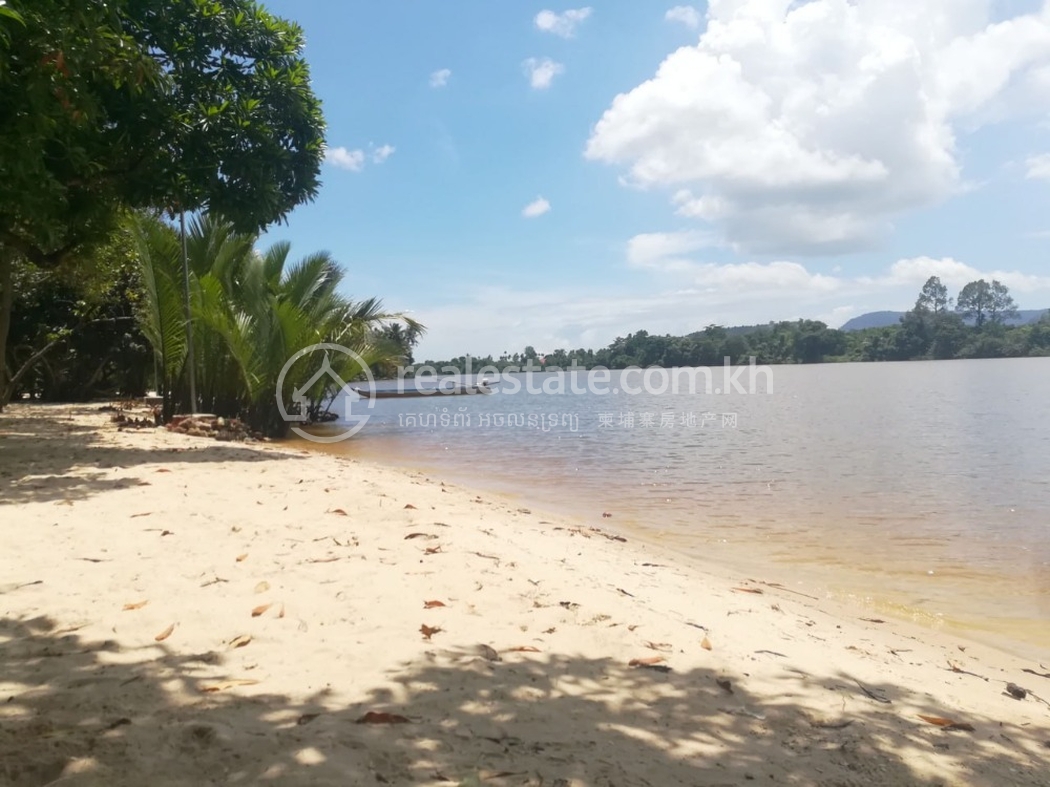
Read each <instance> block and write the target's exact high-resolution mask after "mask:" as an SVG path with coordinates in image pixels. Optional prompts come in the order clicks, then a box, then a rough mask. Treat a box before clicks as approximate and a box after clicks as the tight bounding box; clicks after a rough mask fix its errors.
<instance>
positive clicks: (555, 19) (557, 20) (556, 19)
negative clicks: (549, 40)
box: [535, 7, 594, 38]
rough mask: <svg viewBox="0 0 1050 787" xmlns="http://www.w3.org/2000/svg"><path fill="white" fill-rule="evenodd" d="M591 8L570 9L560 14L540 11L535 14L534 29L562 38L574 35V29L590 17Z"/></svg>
mask: <svg viewBox="0 0 1050 787" xmlns="http://www.w3.org/2000/svg"><path fill="white" fill-rule="evenodd" d="M593 10H594V9H592V8H589V7H588V8H570V9H569V10H568V11H563V12H562V13H560V14H557V13H555V12H554V11H540V12H539V13H538V14H536V19H535V22H536V27H537V28H538V29H539V30H542V31H543V32H545V33H554V35H556V36H561V37H562V38H572V37H573V36H575V35H576V27H577V26H578V25H579V24H580V23H582V22H583V21H585V20H586V19H587V17H589V16H590V15H591V12H592V11H593Z"/></svg>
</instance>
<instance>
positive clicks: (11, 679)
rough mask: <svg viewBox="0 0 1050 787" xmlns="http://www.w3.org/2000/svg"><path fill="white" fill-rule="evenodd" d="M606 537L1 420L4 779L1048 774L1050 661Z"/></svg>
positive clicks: (628, 780) (847, 780)
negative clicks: (966, 727) (428, 632)
mask: <svg viewBox="0 0 1050 787" xmlns="http://www.w3.org/2000/svg"><path fill="white" fill-rule="evenodd" d="M614 526H615V520H610V521H609V523H608V529H607V530H606V532H604V533H602V532H596V531H591V530H589V529H586V528H583V529H581V528H580V527H579V526H578V524H577V523H574V522H571V521H557V520H554V519H549V518H548V519H544V518H543V517H541V516H539V515H538V514H531V513H527V512H524V511H518V510H516V509H515V507H514V505H513V504H507V503H505V502H501V501H499V500H496V499H492V498H491V496H489V495H483V496H482V497H478V496H477V495H476V494H474V493H473V492H470V491H467V490H464V489H460V488H453V487H451V486H443V485H441V484H440V482H438V481H436V480H433V479H428V478H426V477H423V476H420V475H413V474H410V473H405V472H400V471H396V470H391V469H388V468H382V467H376V466H371V465H367V464H364V463H359V462H355V461H352V460H344V459H339V458H337V457H332V456H324V455H303V454H302V453H301V452H292V451H287V450H281V449H278V448H274V447H272V446H256V447H246V446H231V445H223V444H219V443H215V442H212V441H207V440H202V439H197V438H189V437H182V436H178V435H173V434H169V433H167V432H162V431H153V430H150V431H146V432H124V433H118V432H117V431H116V430H115V428H114V427H113V426H112V425H111V424H110V423H109V422H108V417H107V416H105V415H103V414H100V413H98V412H97V410H94V409H92V408H47V407H27V406H24V405H16V406H13V407H11V408H9V410H8V412H7V413H5V414H4V415H2V416H0V605H2V611H3V618H2V622H0V784H2V785H10V786H11V787H23V786H27V785H46V784H62V785H128V786H130V785H186V786H187V787H189V786H190V785H194V786H196V785H213V784H214V785H219V784H221V785H255V784H274V785H329V784H330V785H356V784H368V785H373V784H458V783H464V784H468V785H472V784H492V785H526V784H527V785H577V786H579V785H588V786H589V785H618V786H620V787H622V786H623V785H641V784H647V785H678V784H682V785H739V784H750V783H754V784H791V785H827V786H828V787H831V785H836V786H841V785H858V786H859V785H865V786H866V785H911V784H923V785H926V784H930V785H933V784H939V785H989V786H990V787H991V786H994V787H1001V786H1003V785H1043V786H1044V787H1045V786H1046V785H1050V706H1047V705H1046V704H1045V703H1043V702H1041V701H1040V700H1038V699H1036V698H1034V697H1032V696H1028V697H1027V698H1026V699H1024V700H1017V699H1013V698H1011V697H1010V696H1008V695H1007V694H1006V693H1004V687H1005V684H1006V682H1008V681H1012V682H1014V683H1016V684H1019V685H1020V686H1023V687H1025V688H1027V689H1030V690H1031V691H1034V692H1035V693H1036V694H1038V695H1041V696H1046V697H1048V698H1050V678H1047V677H1042V676H1038V675H1035V674H1032V673H1029V672H1024V671H1022V670H1023V669H1025V668H1027V669H1032V670H1034V671H1035V672H1039V673H1046V672H1050V663H1048V662H1044V664H1047V666H1043V667H1040V665H1039V664H1038V663H1031V662H1025V661H1021V660H1019V659H1016V658H1014V657H1012V656H1010V655H1007V654H1004V653H1000V652H997V651H995V650H992V649H990V648H988V647H985V646H982V645H976V644H971V643H966V642H965V641H962V640H958V639H955V638H951V637H946V636H944V635H941V634H938V633H935V632H930V631H925V630H920V629H912V628H909V627H908V626H907V625H906V624H900V623H896V622H891V621H887V622H886V623H868V622H864V621H861V620H859V619H858V617H857V615H860V614H862V613H860V612H857V611H856V610H849V609H844V608H838V607H835V606H833V605H831V604H829V603H826V602H821V601H811V600H809V599H807V598H804V597H802V596H799V595H797V594H795V593H793V592H790V591H789V590H787V589H779V588H775V587H770V586H764V585H761V584H756V583H755V582H751V581H748V580H747V578H745V577H741V576H722V575H721V573H720V572H719V570H718V568H717V567H697V566H691V565H688V564H686V563H684V562H681V561H680V560H678V559H677V558H675V557H674V556H672V555H669V554H666V553H664V552H662V551H661V550H659V549H657V548H654V547H650V546H646V545H644V544H640V543H636V542H635V541H634V540H633V539H631V540H629V541H627V542H624V541H621V540H614V539H613V538H611V537H610V536H612V535H613V534H614V531H613V530H612V528H613V527H614ZM416 534H420V535H416ZM412 536H415V537H412ZM754 579H756V580H761V579H762V577H755V578H754ZM743 587H750V588H753V589H760V590H762V593H761V594H757V593H747V592H742V591H740V590H736V589H735V588H743ZM426 601H440V602H442V603H443V604H444V606H441V607H435V608H432V609H424V602H426ZM125 605H142V606H138V608H135V609H129V610H125V609H124V606H125ZM266 605H269V606H268V608H266V609H265V611H262V612H261V614H258V616H256V617H253V614H252V612H253V609H257V611H258V610H259V609H262V608H263V607H265V606H266ZM424 624H425V625H426V626H430V627H435V628H438V629H440V630H439V631H437V632H436V633H433V634H432V636H431V639H430V640H429V641H428V640H427V639H425V638H424V636H423V635H422V634H421V631H420V628H421V626H422V625H424ZM172 626H174V630H173V632H172V633H171V634H170V636H168V637H167V638H165V639H163V640H162V641H156V638H157V637H158V636H159V635H162V634H163V633H165V632H166V631H167V630H168V629H169V628H170V627H172ZM238 638H239V639H238ZM705 638H706V644H707V646H708V647H709V648H710V649H707V648H705V647H704V640H705ZM238 643H239V644H240V645H241V646H240V647H236V645H237V644H238ZM244 643H247V644H244ZM521 647H528V648H530V649H534V650H529V651H515V650H514V649H515V648H521ZM649 657H663V658H664V659H665V661H663V662H661V663H660V664H659V665H658V666H661V667H668V668H670V671H667V672H662V671H657V670H653V669H646V668H644V667H642V668H638V667H634V668H632V667H630V666H628V663H629V662H630V661H631V660H632V659H639V658H649ZM493 658H495V659H496V660H492V659H493ZM950 663H951V664H954V665H956V667H957V668H958V669H961V670H964V671H965V672H954V671H952V669H951V668H950V666H949V664H950ZM970 673H973V674H970ZM719 681H722V682H723V685H722V686H720V685H719ZM723 686H726V687H728V688H729V689H731V693H730V692H729V691H728V690H727V689H726V688H724V687H723ZM868 692H870V694H869V693H868ZM872 695H874V696H875V697H879V698H881V699H882V700H884V701H881V702H880V701H877V700H875V699H873V698H872ZM370 711H371V712H376V713H380V712H385V713H393V714H400V715H403V716H404V717H407V718H408V719H409V720H410V722H409V723H404V724H358V723H355V721H357V720H358V719H360V718H361V717H363V716H364V715H365V714H366V713H367V712H370ZM920 714H924V715H928V716H937V717H946V718H949V719H952V720H955V721H958V722H962V723H966V724H970V725H972V726H973V730H974V731H972V732H970V731H962V730H955V731H951V730H944V729H941V728H939V727H937V726H934V725H931V724H929V723H926V722H924V721H923V720H921V719H920V718H918V717H919V715H920ZM843 725H845V726H843Z"/></svg>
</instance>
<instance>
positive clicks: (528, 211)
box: [521, 197, 551, 219]
mask: <svg viewBox="0 0 1050 787" xmlns="http://www.w3.org/2000/svg"><path fill="white" fill-rule="evenodd" d="M550 210H551V204H550V203H549V202H548V201H547V200H545V199H544V198H543V197H536V199H534V200H533V201H532V202H530V203H529V204H528V205H526V206H525V207H524V208H523V209H522V211H521V215H522V216H524V217H525V218H527V219H535V218H539V217H540V216H542V215H543V214H544V213H550Z"/></svg>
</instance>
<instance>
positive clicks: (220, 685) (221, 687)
mask: <svg viewBox="0 0 1050 787" xmlns="http://www.w3.org/2000/svg"><path fill="white" fill-rule="evenodd" d="M258 682H259V681H257V680H250V679H247V678H234V679H232V680H223V681H218V682H216V683H204V684H202V685H201V691H203V692H204V693H205V694H214V693H215V692H218V691H226V689H232V688H235V687H236V686H254V685H256V684H257V683H258Z"/></svg>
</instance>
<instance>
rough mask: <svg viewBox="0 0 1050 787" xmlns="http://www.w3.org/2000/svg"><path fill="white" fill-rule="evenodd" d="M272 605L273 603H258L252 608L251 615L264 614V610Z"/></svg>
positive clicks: (254, 616) (255, 616)
mask: <svg viewBox="0 0 1050 787" xmlns="http://www.w3.org/2000/svg"><path fill="white" fill-rule="evenodd" d="M272 606H273V604H260V605H259V606H257V607H256V608H255V609H253V610H252V617H253V618H257V617H259V616H260V615H262V614H264V613H265V612H266V610H268V609H269V608H270V607H272Z"/></svg>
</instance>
